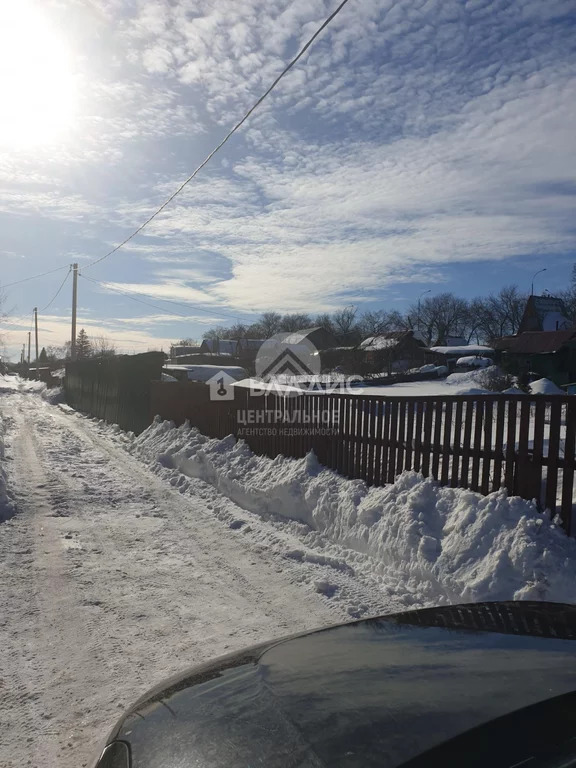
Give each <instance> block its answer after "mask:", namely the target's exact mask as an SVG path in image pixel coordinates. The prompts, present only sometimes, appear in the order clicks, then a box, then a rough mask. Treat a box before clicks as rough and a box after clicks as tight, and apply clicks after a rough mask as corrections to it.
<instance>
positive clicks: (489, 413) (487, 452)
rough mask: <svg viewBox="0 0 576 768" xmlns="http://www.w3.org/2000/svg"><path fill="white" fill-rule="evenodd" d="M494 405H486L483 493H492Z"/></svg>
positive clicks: (486, 403) (488, 401)
mask: <svg viewBox="0 0 576 768" xmlns="http://www.w3.org/2000/svg"><path fill="white" fill-rule="evenodd" d="M492 409H493V403H492V401H491V400H486V401H485V403H484V450H483V451H482V483H481V485H480V491H481V493H484V494H486V493H490V475H491V472H490V470H491V464H492V419H493V410H492Z"/></svg>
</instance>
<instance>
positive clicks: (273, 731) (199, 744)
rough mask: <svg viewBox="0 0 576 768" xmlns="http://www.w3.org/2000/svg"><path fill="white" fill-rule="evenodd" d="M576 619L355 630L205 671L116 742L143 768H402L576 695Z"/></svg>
mask: <svg viewBox="0 0 576 768" xmlns="http://www.w3.org/2000/svg"><path fill="white" fill-rule="evenodd" d="M575 638H576V608H575V607H573V606H567V605H559V604H546V603H485V604H478V605H474V606H457V607H449V608H448V607H447V608H437V609H427V610H423V611H414V612H409V613H404V614H397V615H395V616H389V617H385V618H382V619H372V620H368V621H361V622H356V623H353V624H347V625H343V626H339V627H335V628H331V629H326V630H322V631H319V632H315V633H312V634H306V635H301V636H298V637H294V638H291V639H287V640H284V641H281V642H278V643H275V644H267V645H264V646H260V647H258V648H255V649H252V650H250V651H247V652H245V653H242V654H235V655H232V656H229V657H226V658H225V659H220V660H218V661H217V662H215V663H212V664H209V665H204V666H203V667H201V668H196V669H195V670H193V671H192V672H191V673H188V674H187V675H184V676H181V677H179V678H174V679H172V680H171V681H169V682H168V683H167V684H165V685H164V686H161V687H158V688H157V689H155V690H154V691H152V692H151V693H150V694H149V695H148V696H147V697H144V698H143V699H141V700H140V701H139V702H138V703H137V704H136V705H135V706H134V707H133V708H132V710H131V711H130V712H129V713H128V714H127V715H126V716H125V718H123V720H122V721H121V722H120V723H119V724H118V726H117V727H116V729H115V730H114V732H113V734H112V736H111V739H118V740H122V741H125V742H127V743H129V744H130V750H131V755H132V765H133V768H160V766H165V768H231V767H232V766H234V768H255V767H256V766H266V768H292V767H294V768H296V767H297V766H298V768H312V767H316V766H329V767H330V768H360V766H362V768H367V767H371V766H378V768H386V767H387V766H390V767H392V766H399V765H401V764H402V763H404V762H406V761H407V760H410V759H413V758H414V757H416V756H417V755H420V754H422V753H423V752H426V751H427V750H430V749H432V748H433V747H435V746H437V745H439V744H442V743H444V742H446V741H447V740H448V739H452V738H454V737H456V736H458V735H459V734H461V733H463V732H465V731H468V730H469V729H471V728H475V727H477V726H480V725H482V724H484V723H487V722H489V721H492V720H494V719H495V718H499V717H502V716H505V715H507V714H509V713H511V712H513V711H515V710H518V709H520V708H522V707H526V706H529V705H533V704H536V703H537V702H541V701H544V700H547V699H551V698H553V697H556V696H560V695H562V694H566V693H568V692H572V691H575V690H576V664H575V659H576V654H575V651H576V644H575V643H574V640H575Z"/></svg>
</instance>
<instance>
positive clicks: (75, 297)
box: [70, 264, 78, 360]
mask: <svg viewBox="0 0 576 768" xmlns="http://www.w3.org/2000/svg"><path fill="white" fill-rule="evenodd" d="M77 307H78V264H72V338H71V339H70V359H71V360H76V310H77Z"/></svg>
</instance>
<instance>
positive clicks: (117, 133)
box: [0, 0, 576, 355]
mask: <svg viewBox="0 0 576 768" xmlns="http://www.w3.org/2000/svg"><path fill="white" fill-rule="evenodd" d="M10 5H12V6H13V7H12V8H4V9H3V10H2V11H0V17H2V16H3V18H0V30H1V31H0V50H2V51H3V52H4V53H3V54H0V69H2V71H3V72H4V75H3V76H0V105H1V107H2V111H3V113H4V114H3V116H2V120H0V125H2V126H3V127H0V223H1V231H2V239H1V241H0V264H1V271H0V280H1V282H2V283H3V284H6V283H10V282H12V281H16V280H19V279H22V278H25V277H27V276H29V275H32V274H35V273H37V272H43V271H46V270H49V269H52V268H55V267H58V266H60V265H62V264H68V263H71V262H72V261H77V262H78V263H79V264H80V269H81V270H82V265H83V264H88V263H89V262H90V261H92V260H94V259H96V258H98V257H99V256H102V255H103V254H104V253H106V252H107V251H108V250H109V249H110V248H111V247H112V246H114V245H115V244H116V243H117V242H119V241H120V240H122V239H123V238H124V237H126V235H128V234H129V233H130V231H131V230H133V229H135V228H136V226H138V225H139V224H140V223H141V222H142V220H144V219H145V218H146V217H147V216H148V215H150V213H151V212H152V211H153V210H154V209H155V208H156V207H157V206H158V205H159V204H160V203H161V202H162V201H163V199H165V198H166V197H167V196H168V195H169V194H170V193H171V192H172V191H173V190H174V189H175V188H176V187H177V186H178V185H179V184H180V183H181V182H182V180H183V179H184V178H186V176H187V175H188V174H189V173H190V172H191V170H193V168H194V167H195V166H196V165H198V164H199V163H200V162H201V160H202V159H203V158H204V156H205V155H206V154H207V153H208V151H210V150H211V149H212V147H213V146H214V145H215V144H216V143H218V141H219V140H220V139H221V138H222V137H223V135H224V134H225V133H226V131H227V129H228V128H229V127H230V126H231V125H232V124H233V123H234V122H235V121H236V120H237V119H238V118H239V117H240V116H241V115H242V114H243V112H244V111H245V110H246V109H247V108H248V107H249V106H250V105H251V104H252V103H253V102H254V101H255V99H256V98H257V97H258V96H259V95H260V94H261V93H262V92H263V90H265V88H266V87H267V85H268V84H269V83H270V82H271V80H273V79H274V77H275V76H276V75H277V74H278V73H279V72H280V71H281V70H282V68H283V66H284V64H285V63H286V62H287V61H288V60H289V59H290V58H291V56H293V55H294V53H295V52H296V50H297V49H298V47H299V46H300V45H301V44H302V42H304V41H305V40H306V39H307V38H308V37H309V36H310V35H311V33H312V32H313V31H314V30H315V28H316V27H317V26H319V24H320V23H321V22H322V20H323V19H324V18H325V17H326V16H327V15H328V14H329V13H330V12H331V11H332V10H333V9H334V8H335V7H336V5H337V3H336V2H335V1H334V0H291V1H289V0H241V1H240V0H237V1H235V2H232V0H211V1H210V2H208V1H206V0H42V2H41V3H40V2H32V0H20V1H19V3H15V4H10ZM575 27H576V2H575V1H574V0H546V2H543V1H542V0H535V1H534V2H533V1H532V0H516V2H513V1H511V0H506V1H504V0H501V1H499V0H495V1H492V2H490V1H488V0H471V1H470V2H464V1H463V0H427V1H426V2H424V1H423V0H349V3H348V5H347V6H346V7H345V9H344V10H343V11H342V12H341V14H340V15H339V16H338V17H337V18H336V19H335V21H334V22H333V24H332V25H331V26H330V27H329V28H328V30H326V31H325V32H324V33H323V35H322V37H321V38H320V39H319V40H318V41H317V43H316V44H315V45H314V47H313V48H312V49H311V51H310V52H309V54H308V55H307V56H306V58H305V59H304V60H303V61H302V62H300V64H299V65H298V66H297V67H296V68H295V69H294V70H293V71H292V72H291V73H290V74H289V75H287V76H286V78H284V80H283V81H282V83H281V84H280V86H279V87H278V88H277V90H276V91H275V92H274V93H273V95H272V96H271V97H270V98H269V99H268V100H267V101H266V102H264V104H263V105H262V107H261V108H260V110H259V111H258V112H257V113H256V114H255V115H254V116H253V118H251V120H250V122H249V123H248V124H247V125H246V126H245V128H244V129H243V130H242V132H241V133H238V134H236V135H235V136H234V137H233V139H232V140H231V141H230V142H229V143H228V144H227V145H226V146H225V148H224V149H223V150H222V152H221V153H219V154H218V155H217V156H216V157H215V158H214V160H213V161H212V162H211V164H210V165H209V166H207V167H206V168H205V169H204V171H202V172H201V174H200V175H199V176H198V177H197V179H196V180H195V181H194V182H192V183H191V184H190V185H189V186H188V187H187V188H186V190H185V192H184V193H183V194H182V195H181V196H180V197H179V198H177V199H176V200H175V201H174V203H173V204H172V205H171V206H170V207H169V208H168V209H167V210H166V211H165V212H164V213H163V214H162V215H161V216H159V217H158V218H157V219H156V220H155V221H154V222H153V223H152V224H151V225H150V226H149V227H148V228H147V229H146V230H144V232H143V233H141V235H139V236H138V237H137V238H135V239H134V240H133V241H131V242H130V243H129V245H128V246H127V247H126V248H124V249H122V250H121V251H119V252H117V253H115V254H114V255H113V256H111V257H110V258H108V259H106V260H105V261H103V262H101V263H100V264H98V265H96V266H94V267H91V268H86V271H85V274H86V277H91V278H93V279H96V280H101V281H106V282H108V283H110V284H112V285H114V286H115V287H116V288H119V289H121V290H130V291H136V292H141V293H142V294H144V293H145V294H147V295H149V296H148V297H145V296H144V295H143V296H142V298H143V299H144V300H146V301H151V302H152V303H156V304H158V305H159V306H161V307H163V308H164V310H166V311H165V312H161V311H160V310H155V309H152V308H149V307H147V306H144V305H142V304H139V303H137V302H133V301H131V300H130V299H128V298H127V297H125V296H123V295H120V294H118V293H114V292H112V291H111V290H109V289H107V288H105V287H103V286H99V285H96V284H94V283H91V282H88V281H87V280H80V285H79V287H80V313H79V314H80V324H81V325H83V326H85V327H86V329H87V331H88V332H89V333H91V334H94V335H106V336H107V337H109V338H111V339H113V340H115V342H116V344H117V346H118V347H119V348H120V349H121V350H123V351H144V350H146V349H147V348H148V347H158V346H161V345H163V346H164V348H165V349H166V348H167V346H168V344H169V342H170V340H175V339H177V338H180V337H182V336H192V337H201V335H202V333H203V331H204V330H205V329H206V328H208V327H211V326H213V325H216V324H227V323H230V322H233V320H232V318H233V317H237V318H238V319H240V320H244V321H250V320H252V319H254V318H255V316H256V315H257V314H258V313H260V312H263V311H266V310H277V311H280V312H290V311H309V312H312V313H314V312H320V311H330V310H332V309H335V308H337V307H339V306H342V305H345V304H351V303H353V304H357V305H358V306H359V308H360V309H361V310H362V309H374V308H385V309H388V308H394V309H405V308H406V307H407V306H408V304H410V303H411V302H413V301H414V300H415V298H416V297H417V296H418V295H419V294H420V293H421V292H422V291H423V290H427V289H428V288H431V289H432V293H435V292H443V291H446V290H451V291H454V292H456V293H459V294H461V295H463V296H466V297H473V296H476V295H479V294H483V293H487V292H489V291H491V290H494V289H495V290H497V289H498V288H499V287H500V286H501V285H503V284H506V283H511V282H515V283H518V284H519V285H520V286H521V287H522V288H524V289H527V288H528V287H529V285H530V279H531V276H532V274H533V273H534V272H535V271H536V270H537V269H539V268H541V267H543V266H545V267H546V268H547V272H546V273H544V274H543V275H540V276H539V278H538V282H537V288H539V289H543V288H547V289H549V290H550V291H552V292H554V291H555V290H558V289H560V288H563V287H566V285H567V283H568V279H569V274H570V269H571V265H572V263H573V262H574V261H575V260H576V256H575V229H576V228H575V225H574V220H575V219H574V209H575V206H574V202H575V197H576V183H575V181H574V178H575V176H574V171H575V164H576V163H575V158H576V130H575V128H574V126H575V125H576V67H575V64H576V56H575V46H576V34H575V32H576V30H575ZM63 276H64V273H63V272H61V273H56V274H54V275H51V276H48V277H45V278H42V279H41V280H38V281H31V282H28V283H24V284H23V285H20V286H15V287H13V288H9V289H6V291H5V302H4V308H5V310H6V309H7V310H9V311H10V312H11V322H10V324H8V325H6V324H4V329H5V330H7V331H8V333H7V348H8V352H9V353H11V354H13V355H14V354H15V353H16V350H17V349H19V348H20V345H21V344H22V342H23V341H24V340H25V336H26V332H27V331H28V329H29V325H30V322H29V318H30V313H31V310H32V308H33V307H34V305H38V306H39V307H43V306H44V305H45V304H47V303H48V301H49V300H50V298H51V297H52V295H53V294H54V293H55V291H56V289H57V288H58V285H59V284H60V282H61V280H62V278H63ZM151 297H153V298H151ZM164 300H172V301H177V302H182V303H183V304H184V306H182V305H178V306H176V305H174V304H169V303H166V302H165V301H164ZM69 315H70V286H69V285H67V286H66V287H65V289H64V290H63V291H62V293H61V294H60V296H59V297H58V299H57V300H56V301H55V302H54V304H53V305H52V306H51V307H50V308H49V310H47V311H46V312H45V313H43V314H42V315H41V324H40V325H41V339H40V343H41V345H48V344H61V343H63V341H64V340H65V339H67V338H68V327H69ZM182 315H183V316H184V317H182Z"/></svg>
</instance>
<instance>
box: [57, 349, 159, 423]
mask: <svg viewBox="0 0 576 768" xmlns="http://www.w3.org/2000/svg"><path fill="white" fill-rule="evenodd" d="M163 363H164V354H163V353H162V352H145V353H143V354H141V355H118V356H114V357H110V358H89V359H87V360H75V361H74V362H69V363H67V364H66V378H65V389H66V401H67V402H68V403H69V404H70V405H72V406H73V407H74V408H77V409H78V410H79V411H84V412H85V413H88V414H90V416H96V417H97V418H99V419H105V420H106V421H109V422H112V423H114V424H119V425H120V426H121V427H122V429H126V430H132V431H133V432H141V431H142V430H144V429H146V427H147V426H148V425H149V423H150V385H151V379H154V378H160V372H161V370H162V365H163Z"/></svg>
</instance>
